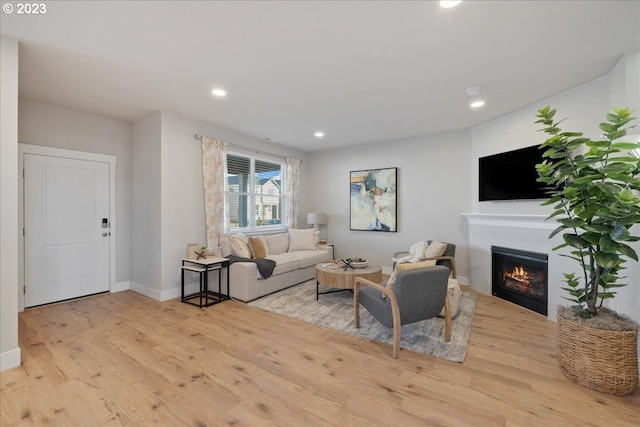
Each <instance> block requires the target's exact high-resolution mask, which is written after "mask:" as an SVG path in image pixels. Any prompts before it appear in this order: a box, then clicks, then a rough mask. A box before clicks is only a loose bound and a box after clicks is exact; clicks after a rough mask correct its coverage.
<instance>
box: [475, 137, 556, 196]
mask: <svg viewBox="0 0 640 427" xmlns="http://www.w3.org/2000/svg"><path fill="white" fill-rule="evenodd" d="M542 152H543V151H542V150H540V149H539V148H538V146H537V145H534V146H531V147H526V148H521V149H519V150H513V151H507V152H505V153H499V154H494V155H491V156H486V157H481V158H480V159H478V162H479V188H480V201H481V202H484V201H491V200H528V199H546V198H549V196H548V195H547V194H546V192H545V188H544V186H545V184H543V183H540V182H538V181H537V179H538V172H537V171H536V164H538V163H541V162H542Z"/></svg>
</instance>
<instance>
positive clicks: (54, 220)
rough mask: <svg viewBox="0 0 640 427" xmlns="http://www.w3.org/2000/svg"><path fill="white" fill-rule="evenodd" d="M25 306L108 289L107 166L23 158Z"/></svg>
mask: <svg viewBox="0 0 640 427" xmlns="http://www.w3.org/2000/svg"><path fill="white" fill-rule="evenodd" d="M24 226H25V258H24V262H25V280H24V284H25V307H33V306H36V305H40V304H47V303H50V302H55V301H61V300H65V299H69V298H76V297H80V296H85V295H91V294H95V293H98V292H104V291H108V290H109V265H110V260H109V256H110V250H109V239H110V229H109V226H110V219H109V164H108V163H104V162H98V161H90V160H77V159H70V158H63V157H51V156H46V155H38V154H27V153H25V155H24Z"/></svg>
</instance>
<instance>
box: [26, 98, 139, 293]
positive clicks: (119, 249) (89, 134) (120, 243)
mask: <svg viewBox="0 0 640 427" xmlns="http://www.w3.org/2000/svg"><path fill="white" fill-rule="evenodd" d="M18 141H19V142H21V143H25V144H32V145H40V146H46V147H55V148H64V149H67V150H76V151H84V152H89V153H96V154H109V155H113V156H115V157H116V177H115V178H116V200H115V202H116V218H115V221H116V222H115V223H116V224H117V229H116V232H117V236H116V260H115V262H116V277H115V281H116V282H121V283H122V282H124V283H126V282H128V281H129V276H130V263H131V242H130V235H131V206H130V200H131V199H130V187H131V177H130V171H131V161H130V160H131V125H130V124H129V123H126V122H122V121H118V120H112V119H108V118H105V117H99V116H94V115H91V114H87V113H82V112H79V111H74V110H69V109H67V108H62V107H58V106H54V105H49V104H42V103H39V102H35V101H30V100H26V99H20V101H19V115H18ZM125 287H126V286H125Z"/></svg>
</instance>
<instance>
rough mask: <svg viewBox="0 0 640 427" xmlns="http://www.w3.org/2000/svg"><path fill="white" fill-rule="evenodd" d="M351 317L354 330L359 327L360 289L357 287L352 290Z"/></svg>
mask: <svg viewBox="0 0 640 427" xmlns="http://www.w3.org/2000/svg"><path fill="white" fill-rule="evenodd" d="M353 315H354V323H355V326H356V328H359V327H360V288H359V287H358V285H356V286H354V288H353Z"/></svg>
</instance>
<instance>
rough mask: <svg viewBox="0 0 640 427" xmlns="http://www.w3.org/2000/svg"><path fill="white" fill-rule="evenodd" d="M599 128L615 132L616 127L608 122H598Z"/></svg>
mask: <svg viewBox="0 0 640 427" xmlns="http://www.w3.org/2000/svg"><path fill="white" fill-rule="evenodd" d="M600 130H602V131H604V132H615V131H617V130H618V128H617V127H616V126H615V125H612V124H610V123H600Z"/></svg>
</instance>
